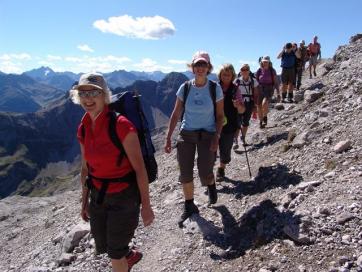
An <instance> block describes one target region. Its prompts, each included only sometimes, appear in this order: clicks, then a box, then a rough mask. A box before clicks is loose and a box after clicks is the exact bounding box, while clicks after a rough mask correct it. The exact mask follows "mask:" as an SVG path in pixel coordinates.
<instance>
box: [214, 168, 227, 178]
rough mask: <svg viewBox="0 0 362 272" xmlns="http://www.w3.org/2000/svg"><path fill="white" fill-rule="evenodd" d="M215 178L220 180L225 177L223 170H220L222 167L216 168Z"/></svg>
mask: <svg viewBox="0 0 362 272" xmlns="http://www.w3.org/2000/svg"><path fill="white" fill-rule="evenodd" d="M216 177H217V178H218V179H221V178H223V177H225V169H224V168H222V167H218V168H217V171H216Z"/></svg>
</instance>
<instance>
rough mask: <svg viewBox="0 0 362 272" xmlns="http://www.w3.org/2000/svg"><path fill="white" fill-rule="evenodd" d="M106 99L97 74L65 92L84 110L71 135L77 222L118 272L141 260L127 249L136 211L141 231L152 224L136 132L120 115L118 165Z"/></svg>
mask: <svg viewBox="0 0 362 272" xmlns="http://www.w3.org/2000/svg"><path fill="white" fill-rule="evenodd" d="M110 96H111V92H110V90H109V88H108V86H107V83H106V82H105V80H104V78H103V76H102V75H101V74H98V73H88V74H84V75H82V76H81V77H80V79H79V82H78V84H77V85H75V86H73V88H72V90H71V91H70V97H71V99H72V101H73V102H74V103H76V104H80V105H81V106H82V108H83V109H84V110H85V111H86V113H85V114H84V116H83V118H82V121H81V124H80V125H79V128H78V134H77V137H78V140H79V142H80V149H81V155H82V166H81V173H80V179H81V184H82V207H81V217H82V219H83V220H85V221H90V227H91V233H92V236H93V237H94V240H95V244H96V252H97V254H102V253H108V256H109V257H110V258H111V262H112V271H114V272H124V271H129V269H130V266H132V265H133V264H134V263H135V262H136V261H137V260H139V259H140V257H141V256H142V255H141V253H139V252H135V251H130V250H129V248H128V244H129V242H130V241H131V239H132V238H133V235H134V231H135V229H136V228H137V225H138V221H139V214H140V210H141V216H142V219H143V223H144V225H145V226H148V225H150V224H151V223H152V221H153V219H154V214H153V211H152V208H151V204H150V197H149V189H148V176H147V172H146V169H145V165H144V161H143V157H142V153H141V149H140V144H139V140H138V136H137V130H136V128H135V127H134V126H133V124H132V123H131V122H130V121H128V119H126V118H125V117H124V116H120V117H118V118H117V123H116V131H117V135H118V137H119V139H120V140H121V142H122V145H123V147H124V151H125V153H126V156H123V158H122V159H121V160H119V157H120V151H119V149H118V148H117V147H116V146H115V145H114V144H113V143H112V141H111V139H110V137H109V134H108V129H109V123H110V122H109V119H110V114H109V109H108V104H109V103H110ZM89 192H90V202H89V200H88V193H89ZM140 206H141V208H140Z"/></svg>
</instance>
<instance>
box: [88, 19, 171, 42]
mask: <svg viewBox="0 0 362 272" xmlns="http://www.w3.org/2000/svg"><path fill="white" fill-rule="evenodd" d="M93 26H94V27H95V28H97V29H99V30H100V31H102V32H104V33H113V34H116V35H119V36H125V37H131V38H138V39H146V40H158V39H162V38H166V37H168V36H171V35H173V34H174V33H175V31H176V28H175V26H174V25H173V23H172V22H171V21H170V20H169V19H167V18H164V17H161V16H158V15H156V16H154V17H136V18H133V17H132V16H129V15H123V16H118V17H110V18H108V20H97V21H95V22H94V23H93Z"/></svg>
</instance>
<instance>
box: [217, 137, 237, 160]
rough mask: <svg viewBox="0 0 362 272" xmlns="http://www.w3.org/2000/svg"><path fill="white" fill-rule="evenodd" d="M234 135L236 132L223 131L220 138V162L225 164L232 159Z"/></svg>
mask: <svg viewBox="0 0 362 272" xmlns="http://www.w3.org/2000/svg"><path fill="white" fill-rule="evenodd" d="M234 136H235V132H232V133H224V132H221V137H220V140H219V152H220V162H221V163H223V164H228V163H229V162H230V161H231V148H232V147H233V143H234Z"/></svg>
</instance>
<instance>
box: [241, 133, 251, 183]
mask: <svg viewBox="0 0 362 272" xmlns="http://www.w3.org/2000/svg"><path fill="white" fill-rule="evenodd" d="M243 146H244V150H245V156H246V163H247V164H248V169H249V176H250V178H251V177H252V176H251V171H250V164H249V158H248V151H247V150H246V144H245V139H243Z"/></svg>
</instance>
